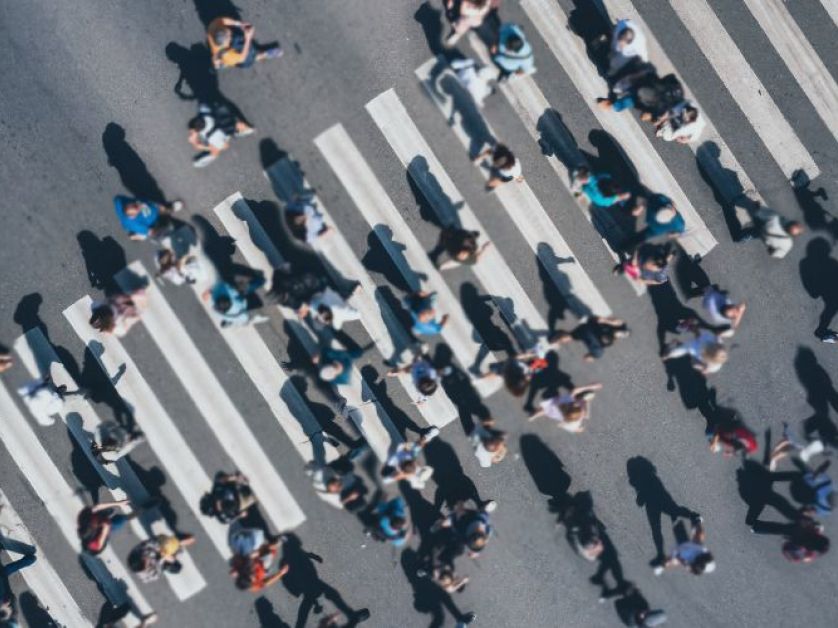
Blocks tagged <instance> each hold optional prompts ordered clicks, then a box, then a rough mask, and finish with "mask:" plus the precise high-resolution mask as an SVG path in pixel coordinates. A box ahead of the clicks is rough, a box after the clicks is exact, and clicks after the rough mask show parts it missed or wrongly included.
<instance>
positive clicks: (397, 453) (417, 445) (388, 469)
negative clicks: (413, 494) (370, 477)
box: [381, 427, 439, 491]
mask: <svg viewBox="0 0 838 628" xmlns="http://www.w3.org/2000/svg"><path fill="white" fill-rule="evenodd" d="M438 435H439V428H438V427H431V428H430V429H429V430H428V431H427V432H425V433H424V434H423V435H422V436H421V437H420V438H419V440H417V441H415V442H410V441H405V442H403V443H399V444H398V445H397V446H396V448H395V450H394V451H393V453H392V454H391V455H390V457H389V458H387V462H385V463H384V467H383V468H382V469H381V481H382V483H383V484H395V483H396V482H401V481H403V480H405V481H407V482H408V483H409V484H410V486H412V487H413V488H414V489H416V490H417V491H421V490H422V489H423V488H425V485H426V484H427V482H428V480H430V479H431V476H432V475H433V473H434V469H433V467H431V466H430V465H422V464H420V463H419V456H420V455H421V454H422V450H423V449H424V448H425V446H426V445H427V444H428V443H429V442H430V441H432V440H433V439H434V438H436V437H437V436H438Z"/></svg>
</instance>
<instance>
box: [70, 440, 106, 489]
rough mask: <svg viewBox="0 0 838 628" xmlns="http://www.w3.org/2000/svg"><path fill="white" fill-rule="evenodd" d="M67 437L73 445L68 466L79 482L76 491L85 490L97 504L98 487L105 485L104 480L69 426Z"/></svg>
mask: <svg viewBox="0 0 838 628" xmlns="http://www.w3.org/2000/svg"><path fill="white" fill-rule="evenodd" d="M67 438H68V439H69V441H70V443H71V445H72V446H73V449H72V451H71V452H70V468H71V470H72V471H73V475H74V476H75V478H76V480H78V481H79V483H80V484H81V488H80V489H78V492H82V491H86V492H87V493H88V494H89V495H90V501H91V502H92V503H93V504H98V503H99V489H100V488H102V487H104V486H105V482H104V481H103V480H102V477H101V476H100V475H99V472H98V471H96V468H95V467H94V466H93V464H92V463H91V462H90V458H88V457H87V454H86V453H85V451H84V450H83V449H82V446H83V445H81V444H80V443H79V442H78V441H77V440H76V437H75V436H74V435H73V432H72V431H71V430H70V429H69V427H68V428H67Z"/></svg>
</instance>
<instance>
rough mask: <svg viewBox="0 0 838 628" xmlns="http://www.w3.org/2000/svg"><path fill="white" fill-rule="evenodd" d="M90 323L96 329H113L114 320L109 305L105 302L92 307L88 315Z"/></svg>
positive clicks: (102, 330) (104, 330)
mask: <svg viewBox="0 0 838 628" xmlns="http://www.w3.org/2000/svg"><path fill="white" fill-rule="evenodd" d="M90 325H91V326H92V327H93V329H95V330H97V331H101V332H109V331H113V328H114V327H116V320H115V319H114V313H113V309H112V308H111V306H110V305H108V304H107V303H105V304H103V305H100V306H98V307H96V308H94V309H93V313H92V314H91V316H90Z"/></svg>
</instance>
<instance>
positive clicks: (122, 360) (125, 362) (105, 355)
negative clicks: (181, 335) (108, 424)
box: [64, 296, 231, 559]
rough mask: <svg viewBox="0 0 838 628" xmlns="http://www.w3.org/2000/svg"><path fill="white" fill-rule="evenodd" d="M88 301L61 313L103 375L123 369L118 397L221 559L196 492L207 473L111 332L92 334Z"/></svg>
mask: <svg viewBox="0 0 838 628" xmlns="http://www.w3.org/2000/svg"><path fill="white" fill-rule="evenodd" d="M92 303H93V302H92V300H91V299H90V297H88V296H84V297H82V298H81V299H79V300H78V301H76V302H75V303H74V304H73V305H71V306H70V307H68V308H67V309H66V310H64V317H65V318H66V319H67V321H68V322H69V323H70V326H71V327H72V328H73V331H75V332H76V335H77V336H78V337H79V338H81V339H82V341H83V342H84V343H85V344H86V345H87V347H88V349H89V350H90V351H91V353H92V354H93V356H94V357H95V358H96V360H97V361H98V362H99V365H100V366H101V367H102V370H104V371H105V373H107V374H112V373H117V372H119V370H120V367H124V374H123V375H122V376H121V377H120V378H119V380H118V381H117V382H116V383H115V384H114V387H115V388H116V391H117V392H118V393H119V396H120V397H122V399H124V400H125V402H126V403H128V404H129V405H130V406H131V407H132V409H133V413H134V418H135V420H136V421H137V424H138V425H139V426H140V427H141V428H142V430H143V433H144V434H145V437H146V440H147V441H148V444H149V445H150V446H151V448H152V450H153V451H154V453H155V455H156V456H157V458H158V459H159V460H160V461H161V462H162V464H163V466H164V467H165V468H166V472H167V474H168V476H169V477H170V478H171V480H172V482H173V483H174V484H175V486H177V488H178V490H179V491H180V493H181V495H182V496H183V498H184V500H185V501H186V503H187V504H188V505H189V507H190V508H191V510H192V512H193V514H194V515H195V517H196V519H197V520H198V521H199V522H200V523H201V525H202V526H203V528H204V530H205V531H206V533H207V535H208V536H209V538H210V540H211V541H212V543H213V545H215V547H216V549H217V550H218V552H219V553H220V554H221V555H222V556H223V557H224V558H225V559H227V558H229V557H230V556H231V553H230V549H229V547H228V546H227V530H226V528H225V527H224V526H223V525H222V524H220V523H219V522H218V521H216V520H215V519H214V518H211V517H205V516H204V515H203V514H202V513H201V509H200V503H201V497H202V496H203V495H204V493H206V492H207V491H209V489H210V487H211V486H212V478H211V477H210V476H209V475H208V474H207V472H206V471H205V470H204V468H203V466H201V463H200V462H198V458H197V456H196V455H195V453H194V452H193V451H192V448H191V447H189V445H188V444H187V442H186V440H185V439H184V438H183V435H182V434H181V433H180V431H179V430H178V429H177V427H176V426H175V423H174V421H173V420H172V418H171V417H170V416H169V414H168V413H167V412H166V410H165V409H164V408H163V406H162V404H161V403H160V400H159V399H158V398H157V396H156V395H155V394H154V391H153V390H152V389H151V386H149V384H148V382H147V381H146V380H145V378H144V377H143V376H142V374H141V373H140V371H139V370H138V369H137V366H136V364H134V361H133V360H132V359H131V356H129V355H128V353H127V352H126V351H125V349H124V348H123V347H122V344H121V343H120V342H119V340H117V339H116V338H115V337H113V336H111V335H108V334H99V333H97V332H96V331H95V330H94V329H93V328H92V327H91V326H90V323H89V322H88V319H89V318H90V310H91V305H92Z"/></svg>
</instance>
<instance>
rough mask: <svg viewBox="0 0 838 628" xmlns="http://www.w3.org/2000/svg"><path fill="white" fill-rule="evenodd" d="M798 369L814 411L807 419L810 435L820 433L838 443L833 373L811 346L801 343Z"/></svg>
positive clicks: (796, 360)
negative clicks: (830, 374)
mask: <svg viewBox="0 0 838 628" xmlns="http://www.w3.org/2000/svg"><path fill="white" fill-rule="evenodd" d="M794 370H795V373H797V379H798V380H800V383H801V384H802V385H803V388H805V389H806V402H807V403H808V404H809V405H810V406H811V407H812V410H814V414H812V416H810V417H809V418H807V419H806V420H805V421H804V422H803V429H804V430H805V432H806V434H807V436H811V435H812V434H814V433H817V434H818V436H819V437H820V439H821V440H822V441H823V442H824V443H827V444H830V445H832V446H838V427H836V425H835V423H834V421H833V420H832V419H831V418H830V410H829V409H830V407H831V408H832V410H833V411H835V412H838V391H836V389H835V386H834V385H833V383H832V380H831V379H830V377H829V373H828V372H827V371H826V369H824V368H823V367H822V366H821V365H820V364H818V359H817V357H815V352H814V351H812V350H811V349H810V348H809V347H802V346H800V347H798V348H797V355H795V358H794Z"/></svg>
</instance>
